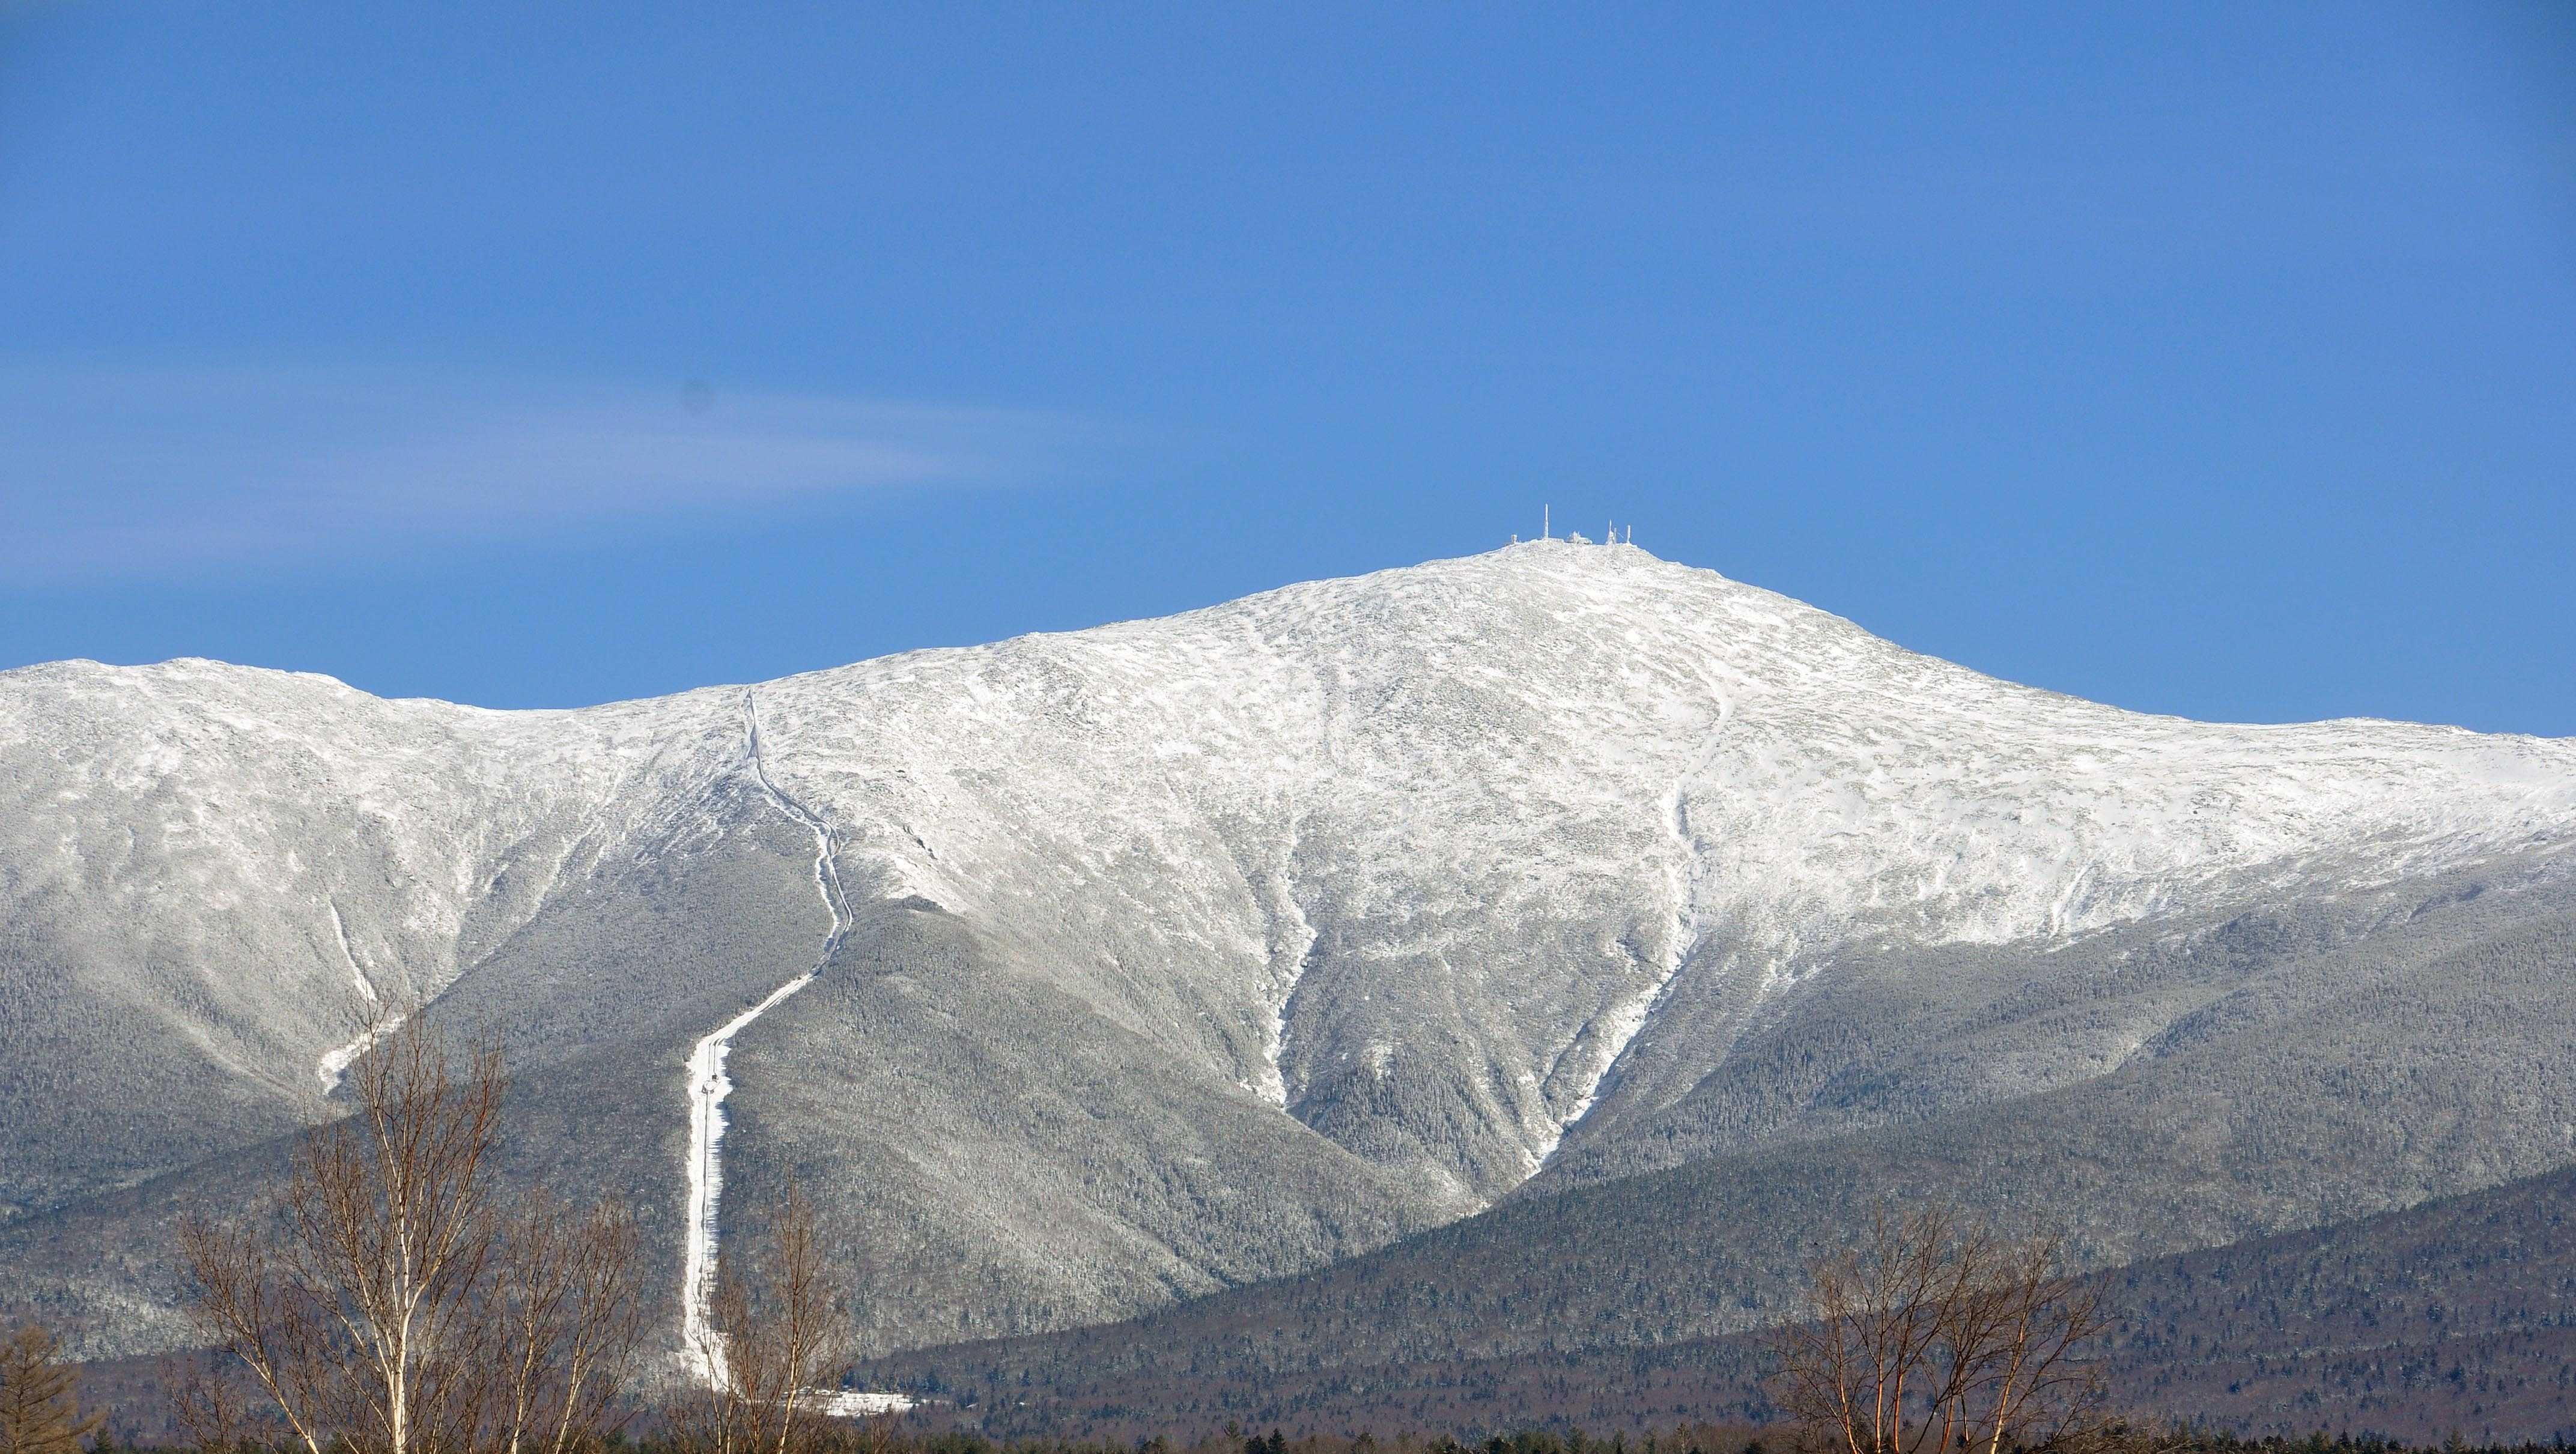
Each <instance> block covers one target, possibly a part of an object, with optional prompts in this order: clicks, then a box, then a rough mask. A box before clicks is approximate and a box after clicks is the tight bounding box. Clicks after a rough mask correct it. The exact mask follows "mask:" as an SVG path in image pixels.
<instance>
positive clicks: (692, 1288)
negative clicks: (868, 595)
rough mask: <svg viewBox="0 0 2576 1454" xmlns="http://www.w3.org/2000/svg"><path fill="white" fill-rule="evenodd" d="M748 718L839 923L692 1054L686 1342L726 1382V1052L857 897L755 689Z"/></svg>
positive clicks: (703, 1372)
mask: <svg viewBox="0 0 2576 1454" xmlns="http://www.w3.org/2000/svg"><path fill="white" fill-rule="evenodd" d="M742 716H743V753H744V756H745V758H746V759H747V760H748V761H749V762H750V764H751V778H752V782H753V784H754V785H755V786H757V787H758V788H759V789H760V793H761V796H762V797H765V798H767V799H768V800H769V801H770V804H771V806H773V807H775V808H777V809H778V811H780V812H781V813H784V814H786V815H787V816H788V817H790V818H793V819H795V820H796V821H797V822H798V823H801V824H803V825H804V826H805V827H806V829H807V830H808V831H810V832H811V833H813V835H814V887H815V889H816V891H817V892H819V893H820V894H822V896H823V907H824V908H825V909H827V910H829V911H830V912H831V915H832V928H831V932H830V933H829V934H827V935H825V936H824V939H823V949H822V952H821V953H820V954H818V955H816V956H815V958H814V965H813V967H812V968H810V969H808V970H806V971H805V972H804V973H803V974H800V975H798V976H797V977H796V978H794V979H791V980H789V981H788V982H787V983H785V984H783V985H780V986H779V987H778V988H776V989H774V990H771V991H770V992H769V997H768V998H767V999H764V1000H762V1001H761V1002H760V1003H759V1004H756V1005H754V1006H752V1007H751V1008H750V1009H747V1010H745V1011H743V1012H742V1013H741V1014H739V1015H736V1016H734V1017H733V1018H732V1019H730V1020H727V1021H725V1022H724V1023H723V1024H722V1025H719V1026H717V1027H716V1028H715V1030H714V1031H713V1032H712V1033H710V1034H708V1035H707V1036H706V1037H705V1038H704V1039H701V1040H700V1041H698V1043H697V1046H696V1047H695V1048H694V1049H692V1050H691V1051H690V1052H689V1165H688V1172H689V1222H688V1237H689V1240H688V1249H687V1257H686V1259H685V1263H684V1267H683V1271H682V1274H681V1276H682V1281H681V1284H680V1339H681V1343H682V1345H683V1348H684V1350H685V1355H686V1356H688V1357H691V1358H694V1359H695V1360H696V1364H697V1372H698V1375H699V1377H701V1378H703V1379H705V1380H706V1381H707V1382H709V1383H718V1382H721V1381H722V1380H723V1378H724V1376H725V1362H724V1348H723V1347H722V1345H721V1342H720V1340H719V1338H718V1335H717V1334H716V1332H715V1330H714V1329H712V1328H710V1327H709V1326H708V1325H707V1305H708V1303H709V1302H710V1301H711V1300H712V1298H713V1297H714V1294H715V1280H716V1214H717V1203H718V1201H719V1199H720V1198H721V1196H722V1194H723V1190H724V1174H723V1169H722V1167H721V1165H720V1163H719V1160H718V1158H719V1155H720V1153H721V1151H722V1149H723V1145H724V1132H725V1117H724V1101H725V1097H726V1096H728V1095H730V1094H732V1092H733V1080H732V1079H731V1078H730V1077H728V1076H727V1075H726V1074H725V1057H726V1056H727V1055H728V1054H729V1053H731V1051H732V1050H733V1037H734V1036H736V1035H738V1034H740V1033H742V1028H743V1027H744V1026H745V1025H748V1024H750V1023H751V1022H752V1021H754V1020H757V1019H759V1018H760V1017H761V1016H762V1015H765V1014H767V1013H769V1011H770V1010H772V1009H773V1008H775V1007H776V1006H777V1005H778V1004H779V1003H780V1002H781V1001H783V1000H785V999H786V998H787V997H788V996H789V995H792V994H794V993H796V992H797V991H798V990H801V989H803V988H805V986H807V985H809V984H812V983H813V982H814V978H815V976H817V975H819V974H821V973H822V972H823V967H824V966H825V965H827V964H829V963H831V961H832V954H833V951H835V950H837V949H839V948H840V947H841V936H842V935H843V934H844V933H845V932H847V931H848V929H849V924H850V913H849V901H848V900H847V899H846V898H844V897H843V896H842V893H841V876H840V871H839V870H838V868H836V867H835V866H834V864H833V862H832V857H833V847H834V844H833V840H832V830H831V828H830V826H829V825H827V824H825V823H824V821H823V820H822V819H821V818H820V817H819V816H817V815H816V814H814V813H813V812H812V811H810V810H808V809H807V808H806V807H805V805H804V804H802V803H799V802H797V801H796V800H795V799H794V798H791V797H789V796H788V795H787V794H785V793H784V792H781V791H779V788H778V784H777V783H775V782H773V781H771V779H770V776H769V764H768V763H767V762H766V761H764V760H763V759H762V757H761V752H760V705H759V702H758V701H757V699H755V698H754V697H753V695H752V693H750V692H749V691H745V692H744V693H743V694H742Z"/></svg>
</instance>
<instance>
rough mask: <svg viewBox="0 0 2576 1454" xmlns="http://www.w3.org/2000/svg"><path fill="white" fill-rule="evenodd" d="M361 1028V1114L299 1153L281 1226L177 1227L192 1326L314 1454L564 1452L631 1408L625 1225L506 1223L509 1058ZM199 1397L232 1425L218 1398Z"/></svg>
mask: <svg viewBox="0 0 2576 1454" xmlns="http://www.w3.org/2000/svg"><path fill="white" fill-rule="evenodd" d="M367 1030H368V1032H369V1048H368V1050H367V1051H366V1053H365V1054H364V1055H363V1056H362V1057H361V1058H360V1059H359V1061H358V1063H357V1064H356V1065H354V1066H353V1067H351V1076H350V1081H349V1084H350V1086H351V1090H352V1094H353V1095H354V1097H355V1099H356V1101H357V1109H356V1112H355V1113H354V1114H352V1115H350V1116H349V1117H347V1118H346V1119H343V1120H340V1121H336V1122H333V1123H331V1124H328V1125H324V1126H320V1127H317V1128H315V1129H314V1130H312V1131H311V1132H308V1133H307V1134H306V1136H305V1137H304V1139H303V1142H302V1143H301V1144H300V1145H299V1147H298V1148H297V1151H296V1155H295V1161H294V1170H293V1174H292V1176H291V1177H290V1179H289V1181H288V1183H287V1187H286V1190H285V1193H284V1195H283V1197H282V1198H281V1201H280V1203H279V1205H278V1207H277V1208H276V1209H275V1211H274V1214H273V1215H272V1216H271V1217H269V1218H268V1219H267V1220H266V1221H265V1222H263V1223H253V1224H247V1225H242V1226H235V1227H219V1226H216V1225H214V1224H212V1223H209V1222H207V1221H205V1220H203V1219H202V1218H193V1217H192V1218H190V1219H188V1220H187V1221H186V1222H184V1223H183V1224H182V1225H181V1228H180V1238H181V1242H182V1245H183V1248H184V1250H185V1253H186V1256H187V1260H188V1264H189V1267H190V1270H191V1271H192V1273H193V1274H194V1277H195V1281H196V1294H197V1296H196V1299H195V1303H194V1309H193V1310H194V1312H195V1315H196V1317H197V1320H198V1323H199V1325H200V1327H201V1328H202V1329H203V1330H204V1332H205V1333H206V1334H207V1336H208V1340H209V1341H210V1342H211V1343H212V1344H214V1345H215V1346H217V1347H219V1348H221V1349H223V1350H225V1351H226V1352H227V1353H228V1354H230V1355H231V1356H232V1357H233V1358H234V1359H235V1360H237V1361H238V1363H239V1364H240V1365H241V1367H242V1368H244V1369H245V1370H247V1372H248V1373H249V1375H250V1376H251V1377H252V1378H253V1379H254V1380H255V1381H256V1382H257V1383H258V1385H259V1387H260V1390H261V1391H262V1392H263V1393H264V1394H265V1395H266V1398H267V1400H268V1402H269V1403H270V1404H271V1405H272V1406H273V1407H274V1408H275V1409H276V1411H277V1414H278V1416H279V1417H280V1418H281V1419H282V1420H283V1421H284V1422H285V1424H286V1426H287V1429H288V1430H289V1431H290V1432H291V1434H292V1436H293V1438H294V1441H295V1442H297V1443H299V1444H301V1445H302V1446H303V1447H304V1450H305V1454H325V1451H326V1450H330V1449H331V1448H332V1446H333V1445H335V1444H346V1445H347V1446H349V1448H350V1449H352V1450H354V1451H356V1454H484V1451H493V1454H524V1451H527V1450H530V1449H544V1450H548V1451H555V1454H560V1451H563V1450H566V1449H568V1448H570V1447H572V1446H574V1445H576V1444H579V1443H582V1442H584V1441H586V1440H588V1439H590V1438H591V1437H593V1436H594V1435H596V1434H597V1433H599V1432H601V1431H602V1429H603V1427H604V1425H605V1422H606V1421H607V1419H608V1417H609V1413H610V1410H611V1407H612V1406H613V1405H614V1404H615V1403H616V1401H617V1399H618V1397H619V1395H620V1394H621V1393H622V1391H623V1387H624V1385H623V1379H624V1377H625V1370H626V1364H627V1363H628V1361H629V1359H630V1356H631V1354H632V1351H633V1347H634V1342H635V1337H636V1328H637V1315H636V1311H635V1297H634V1287H633V1278H632V1266H633V1261H634V1246H635V1239H634V1232H633V1228H632V1225H631V1223H630V1222H629V1221H628V1219H627V1218H626V1216H625V1214H624V1212H623V1211H622V1210H621V1209H620V1208H618V1207H616V1206H615V1205H613V1204H612V1205H609V1206H604V1207H601V1208H599V1209H597V1210H595V1211H594V1212H592V1213H591V1214H590V1215H588V1216H585V1217H572V1216H569V1215H566V1214H565V1213H564V1212H563V1211H562V1210H560V1209H558V1208H555V1207H553V1206H551V1205H543V1206H539V1205H531V1206H530V1207H529V1208H527V1209H526V1210H524V1211H523V1212H521V1213H520V1214H518V1215H516V1216H512V1215H509V1214H507V1213H506V1212H505V1211H504V1210H503V1209H502V1207H501V1206H500V1205H499V1203H498V1200H497V1198H496V1195H495V1188H494V1186H493V1181H492V1174H491V1169H490V1165H489V1163H490V1161H491V1153H492V1147H493V1144H494V1142H495V1140H496V1139H497V1137H498V1134H499V1128H500V1112H501V1103H502V1096H503V1092H504V1090H505V1089H506V1086H507V1079H506V1076H505V1074H504V1071H503V1066H502V1060H501V1053H500V1051H499V1049H498V1048H497V1047H495V1046H493V1045H490V1044H488V1043H485V1044H479V1045H476V1046H474V1047H472V1048H470V1049H469V1050H467V1051H466V1052H465V1053H464V1054H463V1055H461V1056H458V1055H454V1054H451V1052H450V1049H449V1047H448V1045H447V1043H446V1041H445V1039H444V1037H442V1036H441V1035H440V1033H439V1032H438V1031H437V1030H436V1029H435V1028H434V1026H433V1025H432V1023H431V1022H430V1020H429V1019H428V1018H427V1017H426V1016H423V1015H419V1014H412V1015H406V1016H402V1017H400V1018H390V1017H388V1018H382V1019H378V1020H375V1021H373V1022H371V1023H370V1024H369V1025H368V1026H367ZM192 1398H193V1400H194V1402H195V1403H196V1404H197V1405H198V1407H197V1410H196V1412H197V1415H198V1416H199V1417H201V1418H203V1419H205V1420H207V1421H210V1422H220V1421H222V1420H223V1419H224V1418H225V1410H224V1409H223V1407H222V1399H223V1394H222V1389H221V1386H220V1383H219V1382H201V1383H200V1384H199V1386H198V1387H197V1389H196V1390H195V1392H194V1393H193V1395H192ZM192 1422H193V1420H192Z"/></svg>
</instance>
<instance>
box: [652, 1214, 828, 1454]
mask: <svg viewBox="0 0 2576 1454" xmlns="http://www.w3.org/2000/svg"><path fill="white" fill-rule="evenodd" d="M849 1302H850V1288H849V1285H848V1282H847V1280H846V1278H845V1277H844V1276H843V1275H842V1274H841V1273H840V1272H838V1271H837V1270H836V1269H835V1268H834V1267H833V1266H832V1265H831V1264H830V1263H828V1262H827V1261H826V1260H825V1258H824V1256H823V1252H822V1249H821V1248H820V1247H819V1246H818V1245H817V1244H816V1241H815V1227H814V1204H813V1202H812V1200H811V1199H810V1198H809V1197H807V1196H806V1194H805V1189H804V1188H803V1187H802V1186H800V1185H798V1184H797V1183H795V1182H793V1181H791V1182H789V1183H788V1186H787V1195H786V1197H785V1199H784V1200H783V1201H782V1202H781V1203H780V1204H779V1206H778V1208H777V1210H776V1212H775V1213H774V1214H773V1215H772V1217H771V1219H770V1222H769V1225H768V1227H767V1228H765V1229H764V1230H763V1232H762V1234H761V1235H758V1236H756V1237H755V1238H753V1239H752V1246H751V1248H750V1250H749V1252H748V1254H747V1255H746V1254H737V1253H736V1252H735V1251H734V1250H733V1246H732V1245H731V1244H728V1245H727V1246H726V1248H725V1249H724V1253H723V1256H722V1257H721V1259H720V1262H719V1269H718V1273H717V1279H716V1290H715V1296H714V1297H713V1299H711V1300H710V1303H709V1305H708V1323H709V1326H710V1327H711V1329H712V1330H713V1337H712V1339H711V1344H710V1346H708V1347H704V1348H700V1349H698V1350H695V1351H696V1352H697V1354H698V1358H699V1364H700V1367H701V1368H703V1369H704V1370H705V1371H706V1372H707V1373H708V1374H709V1386H708V1387H706V1388H704V1389H702V1390H698V1391H695V1392H693V1393H691V1394H689V1395H687V1396H685V1397H684V1398H683V1399H682V1400H681V1401H680V1403H679V1404H678V1405H677V1406H676V1407H675V1408H673V1409H672V1410H671V1411H670V1423H671V1428H672V1433H673V1435H674V1437H675V1439H676V1440H677V1441H678V1442H679V1443H680V1444H681V1445H682V1446H683V1447H684V1448H687V1449H690V1450H692V1451H694V1454H793V1451H795V1450H797V1449H799V1448H802V1447H803V1446H804V1445H805V1443H806V1441H807V1439H808V1437H809V1436H810V1434H811V1432H812V1425H813V1422H814V1420H815V1419H816V1418H817V1417H818V1416H819V1415H821V1414H823V1413H825V1412H827V1411H828V1407H829V1405H830V1402H831V1400H832V1398H833V1394H832V1393H831V1392H830V1391H829V1390H828V1389H827V1388H826V1387H825V1384H826V1383H827V1381H832V1380H837V1379H838V1377H839V1375H840V1372H841V1370H842V1368H843V1367H844V1366H846V1365H847V1364H848V1362H849V1360H850V1353H851V1346H850V1341H849V1337H850V1334H849V1330H850V1317H849Z"/></svg>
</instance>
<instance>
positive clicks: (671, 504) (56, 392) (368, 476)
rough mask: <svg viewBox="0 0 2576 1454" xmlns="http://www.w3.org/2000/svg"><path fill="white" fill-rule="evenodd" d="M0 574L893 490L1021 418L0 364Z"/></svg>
mask: <svg viewBox="0 0 2576 1454" xmlns="http://www.w3.org/2000/svg"><path fill="white" fill-rule="evenodd" d="M0 389H4V390H5V391H6V394H5V398H0V585H52V584H62V583H66V582H78V581H94V580H109V579H133V578H150V577H156V576H167V575H180V574H198V573H203V572H206V571H209V570H213V571H222V570H225V569H228V568H239V567H245V566H268V565H293V564H303V563H327V562H330V561H334V560H343V559H351V560H372V559H381V558H384V557H385V556H387V555H388V554H389V553H399V552H401V551H404V550H407V549H412V548H417V547H420V546H423V545H432V546H435V545H441V544H456V543H471V542H475V541H481V540H529V539H543V538H545V537H548V536H550V535H556V534H563V533H567V532H572V531H577V530H582V529H587V528H593V527H598V526H614V525H618V524H625V523H652V522H656V521H669V520H674V519H681V518H708V517H715V518H722V517H727V516H732V515H735V514H737V513H739V514H743V515H749V514H752V513H756V512H774V511H777V510H780V509H782V508H789V507H793V506H795V505H797V504H800V503H807V502H813V501H818V500H823V499H826V498H829V497H834V496H846V495H851V494H854V493H860V492H866V491H872V490H873V491H882V490H890V489H900V488H906V487H938V486H971V485H999V484H1016V483H1034V482H1040V481H1043V480H1047V479H1052V478H1061V477H1063V476H1064V475H1065V474H1066V473H1067V472H1068V471H1070V470H1072V469H1073V468H1074V467H1075V465H1076V463H1077V461H1078V460H1079V459H1081V458H1082V457H1085V456H1087V455H1090V454H1093V453H1096V451H1097V450H1098V448H1099V447H1100V446H1101V445H1102V444H1103V442H1104V432H1103V431H1101V430H1100V429H1098V428H1096V427H1094V426H1091V425H1089V424H1086V423H1085V422H1083V421H1081V420H1078V419H1075V418H1072V417H1070V416H1065V415H1058V414H1049V413H1044V412H1036V411H1017V410H1006V409H986V408H972V407H960V406H949V405H935V404H921V403H907V402H894V401H887V400H879V399H865V398H839V397H829V396H818V395H800V394H783V393H762V392H746V391H738V390H729V389H723V388H718V387H710V386H708V385H705V384H703V383H695V382H687V381H678V380H675V381H672V382H670V383H668V384H665V385H654V386H646V385H596V384H590V385H571V384H560V383H531V382H525V381H513V382H495V381H489V380H483V381H462V382H460V381H457V380H452V379H446V380H441V379H428V378H419V377H412V378H404V377H395V376H389V375H367V376H354V375H333V374H324V373H319V372H309V371H294V370H274V369H226V370H202V369H200V370H169V369H152V370H102V369H95V368H41V367H34V366H28V365H13V366H8V367H5V368H0Z"/></svg>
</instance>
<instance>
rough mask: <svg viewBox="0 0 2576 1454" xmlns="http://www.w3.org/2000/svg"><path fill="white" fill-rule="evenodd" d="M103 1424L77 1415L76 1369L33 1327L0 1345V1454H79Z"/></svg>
mask: <svg viewBox="0 0 2576 1454" xmlns="http://www.w3.org/2000/svg"><path fill="white" fill-rule="evenodd" d="M105 1422H106V1416H105V1415H104V1414H91V1415H89V1416H88V1417H87V1418H83V1417H82V1416H81V1411H80V1370H79V1369H77V1368H74V1367H73V1366H72V1365H70V1364H68V1363H66V1362H64V1361H63V1360H62V1350H61V1348H60V1347H59V1346H58V1345H56V1343H55V1342H54V1335H53V1334H51V1333H48V1332H46V1331H45V1330H44V1329H43V1328H41V1327H39V1326H37V1325H36V1324H34V1323H29V1324H28V1325H27V1326H25V1327H23V1328H20V1329H19V1330H18V1331H17V1333H16V1334H14V1335H13V1336H11V1338H10V1339H9V1341H8V1342H6V1343H0V1454H80V1442H81V1440H83V1439H86V1438H88V1437H89V1436H90V1435H91V1434H94V1433H96V1432H97V1431H98V1426H99V1425H100V1424H102V1423H105Z"/></svg>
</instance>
